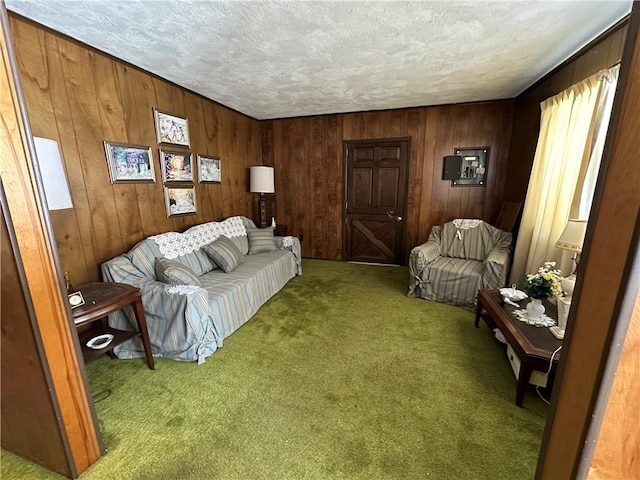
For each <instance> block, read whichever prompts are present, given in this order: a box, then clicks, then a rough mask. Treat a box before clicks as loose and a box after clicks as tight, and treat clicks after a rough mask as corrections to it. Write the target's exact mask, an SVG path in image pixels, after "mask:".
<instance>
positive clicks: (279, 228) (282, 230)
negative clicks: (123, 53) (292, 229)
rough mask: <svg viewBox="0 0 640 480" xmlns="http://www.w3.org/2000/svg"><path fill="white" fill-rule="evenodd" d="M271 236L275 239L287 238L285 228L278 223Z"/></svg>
mask: <svg viewBox="0 0 640 480" xmlns="http://www.w3.org/2000/svg"><path fill="white" fill-rule="evenodd" d="M273 234H274V235H275V236H276V237H286V236H287V226H286V225H283V224H280V223H278V224H277V225H276V226H275V228H274V229H273Z"/></svg>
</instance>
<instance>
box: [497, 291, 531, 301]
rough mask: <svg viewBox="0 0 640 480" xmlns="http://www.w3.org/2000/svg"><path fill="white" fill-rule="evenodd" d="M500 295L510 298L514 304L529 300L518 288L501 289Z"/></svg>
mask: <svg viewBox="0 0 640 480" xmlns="http://www.w3.org/2000/svg"><path fill="white" fill-rule="evenodd" d="M500 295H502V297H503V298H508V299H509V300H511V301H512V302H520V301H521V300H524V299H525V298H527V294H526V293H524V292H523V291H522V290H518V289H517V288H501V289H500Z"/></svg>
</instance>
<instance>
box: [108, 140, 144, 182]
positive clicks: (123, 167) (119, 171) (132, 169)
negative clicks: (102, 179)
mask: <svg viewBox="0 0 640 480" xmlns="http://www.w3.org/2000/svg"><path fill="white" fill-rule="evenodd" d="M104 151H105V155H106V157H107V165H108V167H109V177H110V179H111V183H154V182H155V181H156V173H155V170H154V167H153V155H152V153H151V147H147V146H143V145H130V144H127V143H117V142H108V141H106V140H105V141H104Z"/></svg>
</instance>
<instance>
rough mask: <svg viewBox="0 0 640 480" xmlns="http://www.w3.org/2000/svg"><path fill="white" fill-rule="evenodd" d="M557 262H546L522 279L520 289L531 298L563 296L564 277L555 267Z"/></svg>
mask: <svg viewBox="0 0 640 480" xmlns="http://www.w3.org/2000/svg"><path fill="white" fill-rule="evenodd" d="M555 266H556V262H546V263H545V264H544V265H543V266H542V267H540V268H539V269H538V273H531V274H529V275H527V276H526V277H523V278H522V280H520V289H521V290H522V291H523V292H525V293H526V294H527V295H529V296H530V297H531V298H547V297H561V296H562V285H561V284H560V282H561V281H562V277H561V276H560V270H556V269H555Z"/></svg>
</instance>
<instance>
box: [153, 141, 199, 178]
mask: <svg viewBox="0 0 640 480" xmlns="http://www.w3.org/2000/svg"><path fill="white" fill-rule="evenodd" d="M158 152H159V156H160V168H161V169H162V181H163V182H193V168H192V166H191V153H190V152H172V151H168V150H162V149H160V150H158Z"/></svg>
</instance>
